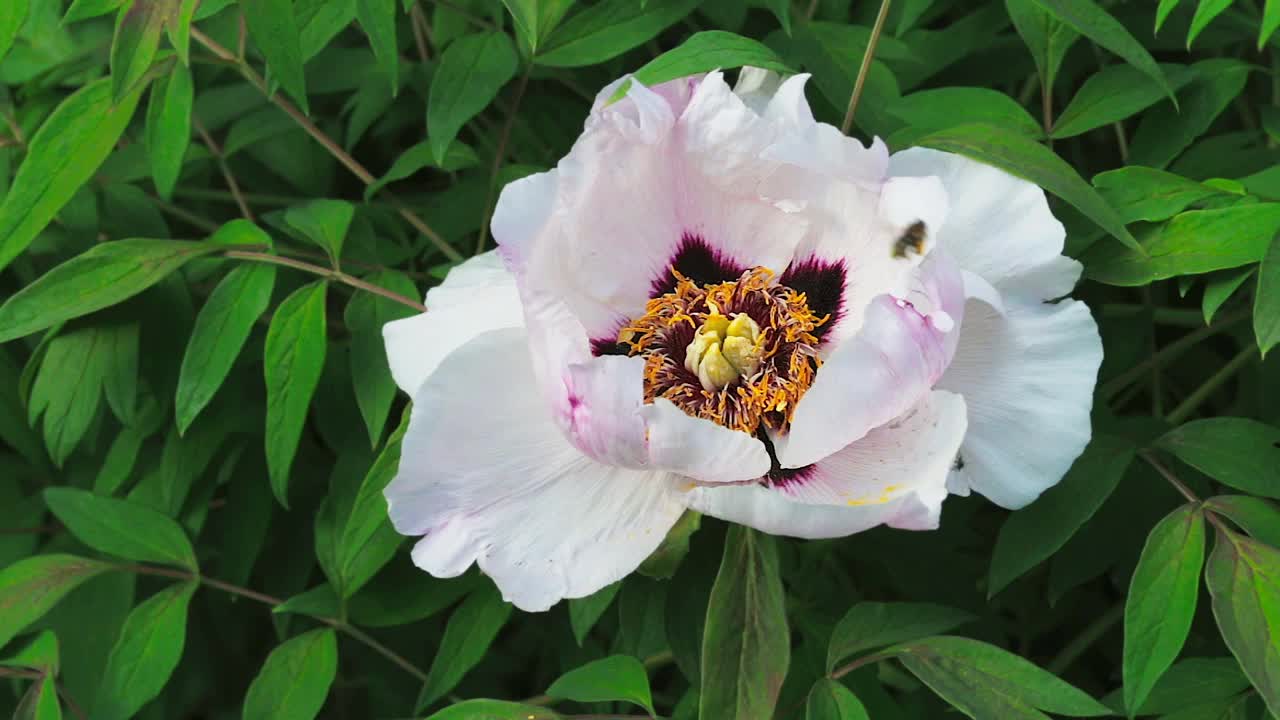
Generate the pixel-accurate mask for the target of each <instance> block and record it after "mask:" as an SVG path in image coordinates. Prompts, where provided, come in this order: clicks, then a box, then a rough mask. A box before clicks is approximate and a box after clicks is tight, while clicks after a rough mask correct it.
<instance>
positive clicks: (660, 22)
mask: <svg viewBox="0 0 1280 720" xmlns="http://www.w3.org/2000/svg"><path fill="white" fill-rule="evenodd" d="M700 1H701V0H649V2H648V3H647V4H645V5H643V6H642V5H641V3H638V2H635V0H603V2H599V3H596V4H595V5H591V6H589V7H587V8H585V9H584V10H582V11H581V12H578V13H577V14H575V15H574V16H572V17H570V18H569V19H568V20H566V21H565V22H564V23H563V24H561V25H560V27H558V28H556V30H555V32H553V33H551V34H550V36H548V37H547V39H546V41H545V43H544V44H543V48H542V51H541V52H540V53H539V54H538V56H537V57H536V58H535V62H537V64H539V65H549V66H551V67H581V66H583V65H595V64H596V63H602V62H604V61H605V60H608V59H610V58H613V57H617V56H618V55H621V54H622V53H624V52H626V51H628V50H630V49H631V48H634V47H636V46H637V45H641V44H643V43H645V42H647V41H649V40H650V39H652V38H653V37H654V36H656V35H657V34H658V33H660V32H662V31H663V30H665V29H667V28H668V27H670V26H671V25H674V24H675V23H677V22H679V21H680V19H681V18H683V17H684V16H686V15H688V14H689V13H690V12H693V9H694V8H695V7H697V6H698V4H699V2H700Z"/></svg>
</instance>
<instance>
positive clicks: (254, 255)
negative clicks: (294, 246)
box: [224, 250, 427, 312]
mask: <svg viewBox="0 0 1280 720" xmlns="http://www.w3.org/2000/svg"><path fill="white" fill-rule="evenodd" d="M224 256H225V257H229V258H237V259H240V260H252V261H254V262H264V263H271V264H273V265H284V266H285V267H291V268H293V269H295V270H301V271H303V272H308V273H311V274H313V275H319V276H320V277H323V278H328V279H330V280H336V281H337V282H340V283H342V284H344V285H350V286H351V287H353V288H359V289H361V290H364V291H365V292H370V293H373V294H374V295H380V296H382V297H384V298H386V299H388V300H391V301H392V302H397V303H400V304H401V305H404V306H405V307H410V308H413V309H414V310H417V311H418V312H426V311H427V306H426V305H423V304H422V303H420V302H418V301H417V300H414V299H412V298H407V297H405V296H403V295H401V294H399V293H395V292H392V291H390V290H388V289H386V288H384V287H379V286H377V285H374V284H373V283H368V282H365V281H364V280H361V279H360V278H357V277H352V276H351V275H348V274H346V273H344V272H342V271H341V270H334V269H333V268H327V267H324V266H321V265H315V264H312V263H309V262H303V261H302V260H295V259H294V258H288V257H281V256H280V255H272V254H271V253H265V252H258V251H255V250H229V251H227V252H226V253H225V255H224Z"/></svg>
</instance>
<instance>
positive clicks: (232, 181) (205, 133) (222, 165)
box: [191, 115, 254, 222]
mask: <svg viewBox="0 0 1280 720" xmlns="http://www.w3.org/2000/svg"><path fill="white" fill-rule="evenodd" d="M191 124H192V125H194V126H195V128H196V132H197V133H199V134H200V139H201V140H203V141H204V144H205V146H206V147H208V148H209V152H210V153H211V154H212V155H213V159H214V160H215V161H217V163H218V169H219V170H221V171H222V179H223V180H224V181H225V182H226V183H227V189H228V190H230V191H231V197H233V198H235V201H236V205H238V206H239V207H240V214H241V215H243V216H244V219H245V220H248V221H249V222H254V219H253V211H252V210H250V209H249V203H247V202H245V199H244V193H242V192H240V183H238V182H236V176H235V175H233V174H231V166H230V165H228V164H227V157H226V155H225V154H223V152H222V147H221V146H220V145H218V143H217V141H215V140H214V139H213V136H212V135H210V134H209V130H208V129H207V128H205V126H204V123H202V122H200V118H198V117H196V116H195V115H192V116H191Z"/></svg>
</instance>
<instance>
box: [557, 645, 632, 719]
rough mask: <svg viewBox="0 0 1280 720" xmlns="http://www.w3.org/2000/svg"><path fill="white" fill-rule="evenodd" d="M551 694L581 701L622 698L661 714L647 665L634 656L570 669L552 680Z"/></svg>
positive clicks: (594, 662) (624, 656) (619, 657)
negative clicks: (655, 708) (657, 710)
mask: <svg viewBox="0 0 1280 720" xmlns="http://www.w3.org/2000/svg"><path fill="white" fill-rule="evenodd" d="M547 695H549V696H551V697H553V698H563V699H565V700H576V701H577V702H581V703H592V702H607V701H610V700H620V701H623V702H629V703H633V704H635V705H639V706H640V707H642V708H644V709H645V710H648V711H649V714H650V715H657V713H656V712H654V710H653V695H652V694H651V693H650V692H649V676H648V675H647V674H646V673H645V670H644V665H642V664H641V663H640V661H639V660H637V659H635V658H633V657H631V656H630V655H611V656H609V657H607V658H602V659H600V660H595V661H593V662H589V663H587V664H586V665H583V666H582V667H579V668H575V669H573V670H570V671H569V672H567V673H565V674H563V675H561V676H560V677H559V678H558V679H557V680H556V681H555V682H553V683H551V687H549V688H547Z"/></svg>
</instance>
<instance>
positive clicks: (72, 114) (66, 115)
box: [0, 78, 142, 337]
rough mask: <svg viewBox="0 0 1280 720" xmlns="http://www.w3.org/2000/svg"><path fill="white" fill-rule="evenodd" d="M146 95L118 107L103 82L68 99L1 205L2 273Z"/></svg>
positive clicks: (30, 150) (131, 96)
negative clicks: (139, 99)
mask: <svg viewBox="0 0 1280 720" xmlns="http://www.w3.org/2000/svg"><path fill="white" fill-rule="evenodd" d="M141 92H142V88H141V86H138V87H136V88H134V89H133V90H132V91H131V92H129V93H128V94H126V95H125V96H124V97H123V98H121V100H120V101H119V102H118V103H115V104H114V105H113V104H112V102H111V79H110V78H102V79H101V80H97V81H94V82H92V83H89V84H88V85H86V86H84V87H83V88H81V89H80V90H79V91H77V92H76V93H74V94H73V95H71V96H70V97H68V98H67V99H66V100H63V101H62V103H60V104H59V105H58V107H57V108H56V109H55V110H54V111H53V113H52V114H50V115H49V117H48V119H46V120H45V121H44V124H43V125H41V126H40V130H39V131H37V132H36V134H35V136H34V137H32V138H31V142H30V144H29V145H28V146H27V157H26V159H25V160H23V162H22V166H21V167H19V168H18V174H17V176H16V177H14V179H13V184H12V185H11V186H10V188H9V191H8V193H6V194H5V196H4V202H3V203H0V270H3V269H4V268H5V267H6V266H7V265H8V264H9V263H10V262H12V261H13V259H14V258H15V257H17V256H18V254H19V253H21V252H22V251H23V250H25V249H26V248H27V246H28V245H30V244H31V241H32V240H33V239H35V237H36V235H38V234H39V233H40V231H41V230H43V229H44V228H45V226H46V225H48V224H49V221H50V220H53V216H54V215H56V214H57V213H58V211H59V210H61V209H62V206H63V205H65V204H66V203H67V201H69V200H70V199H71V197H72V196H73V195H75V193H76V191H77V190H79V189H80V186H82V185H84V184H85V183H86V182H87V181H88V180H89V178H91V177H93V174H94V173H95V172H97V170H98V166H99V165H101V164H102V161H103V160H105V159H106V157H107V155H109V154H110V153H111V149H112V148H113V147H115V144H116V141H117V140H119V139H120V135H121V134H122V133H123V132H124V129H125V126H126V125H128V124H129V119H130V118H132V117H133V111H134V108H136V107H137V105H138V98H139V96H140V94H141ZM6 304H7V303H6ZM4 326H5V323H4V322H3V321H0V328H3V327H4ZM13 337H19V336H17V335H15V336H13Z"/></svg>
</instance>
